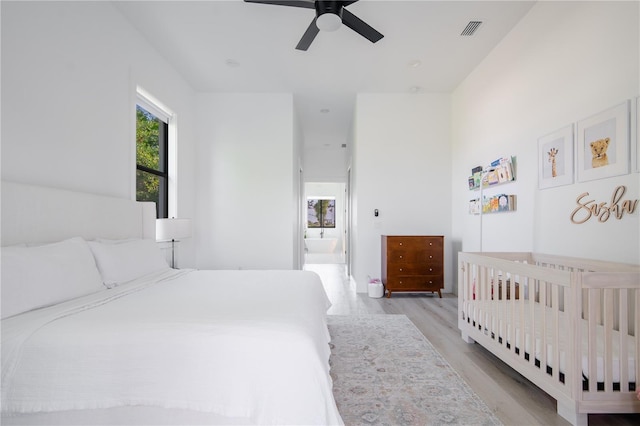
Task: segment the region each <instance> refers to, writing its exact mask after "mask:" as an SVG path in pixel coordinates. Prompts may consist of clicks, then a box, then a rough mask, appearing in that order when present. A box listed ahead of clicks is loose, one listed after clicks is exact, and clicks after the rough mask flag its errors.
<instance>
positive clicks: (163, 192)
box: [136, 105, 169, 218]
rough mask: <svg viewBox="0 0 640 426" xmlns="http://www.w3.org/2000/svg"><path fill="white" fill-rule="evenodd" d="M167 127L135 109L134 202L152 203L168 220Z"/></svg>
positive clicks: (163, 122)
mask: <svg viewBox="0 0 640 426" xmlns="http://www.w3.org/2000/svg"><path fill="white" fill-rule="evenodd" d="M167 153H168V124H167V123H166V122H165V121H163V120H161V119H159V118H158V117H156V116H155V115H153V114H151V113H150V112H149V111H147V110H146V109H144V108H143V107H141V106H139V105H137V106H136V200H138V201H153V202H155V203H156V209H157V217H158V218H166V217H168V180H169V179H168V177H169V176H168V158H167V157H168V155H167Z"/></svg>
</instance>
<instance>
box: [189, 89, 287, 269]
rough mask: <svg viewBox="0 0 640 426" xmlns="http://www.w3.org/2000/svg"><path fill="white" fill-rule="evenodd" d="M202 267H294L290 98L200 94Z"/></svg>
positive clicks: (199, 249) (199, 236) (199, 232)
mask: <svg viewBox="0 0 640 426" xmlns="http://www.w3.org/2000/svg"><path fill="white" fill-rule="evenodd" d="M196 99H197V101H196V105H197V110H198V122H199V123H200V126H199V133H198V149H197V151H198V160H197V169H198V175H197V181H198V202H197V206H198V207H197V215H196V218H197V226H196V231H195V232H196V234H197V254H198V261H197V263H198V267H199V268H201V269H238V268H243V269H292V268H295V267H297V265H295V264H294V263H295V260H294V259H296V258H297V257H296V255H295V253H294V248H297V245H296V244H295V242H294V240H295V238H296V236H295V232H294V227H295V226H294V225H295V224H297V223H299V222H298V217H297V215H298V213H297V210H296V209H295V208H294V205H293V198H292V197H294V196H295V195H294V188H296V187H297V186H298V184H297V181H296V180H295V179H296V176H298V173H297V172H295V171H294V166H293V165H294V164H299V163H298V161H294V155H295V152H296V149H297V148H296V140H295V138H294V132H295V123H294V114H293V97H292V95H291V94H199V95H197V97H196Z"/></svg>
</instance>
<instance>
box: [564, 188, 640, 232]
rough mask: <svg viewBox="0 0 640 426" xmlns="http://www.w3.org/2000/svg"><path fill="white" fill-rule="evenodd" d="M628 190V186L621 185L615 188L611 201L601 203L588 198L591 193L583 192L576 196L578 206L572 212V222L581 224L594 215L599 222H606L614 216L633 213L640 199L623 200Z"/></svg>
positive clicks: (619, 217)
mask: <svg viewBox="0 0 640 426" xmlns="http://www.w3.org/2000/svg"><path fill="white" fill-rule="evenodd" d="M626 191H627V187H626V186H619V187H617V188H616V189H614V190H613V194H612V195H611V201H610V202H606V201H603V202H601V203H598V202H596V200H586V198H587V197H588V196H589V193H588V192H583V193H582V194H580V195H578V198H576V204H578V206H577V207H576V208H575V209H574V210H573V212H572V213H571V222H573V223H576V224H581V223H585V222H586V221H588V220H589V219H591V218H592V217H594V218H597V219H598V222H606V221H607V220H609V218H610V217H612V216H613V217H615V218H616V219H622V217H623V216H624V215H625V214H627V213H633V212H634V211H635V210H636V207H637V206H638V202H640V200H623V199H622V197H623V196H624V193H625V192H626Z"/></svg>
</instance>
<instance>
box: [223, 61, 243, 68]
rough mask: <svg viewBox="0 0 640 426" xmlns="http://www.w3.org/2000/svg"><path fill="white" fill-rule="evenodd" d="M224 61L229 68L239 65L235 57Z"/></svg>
mask: <svg viewBox="0 0 640 426" xmlns="http://www.w3.org/2000/svg"><path fill="white" fill-rule="evenodd" d="M224 63H225V64H227V66H228V67H231V68H236V67H239V66H240V62H238V61H236V60H235V59H227V60H226V61H225V62H224Z"/></svg>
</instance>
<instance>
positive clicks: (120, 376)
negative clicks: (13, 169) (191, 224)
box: [2, 270, 342, 425]
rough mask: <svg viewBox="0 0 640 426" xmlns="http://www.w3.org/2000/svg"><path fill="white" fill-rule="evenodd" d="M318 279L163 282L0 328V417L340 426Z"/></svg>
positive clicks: (150, 281) (186, 274)
mask: <svg viewBox="0 0 640 426" xmlns="http://www.w3.org/2000/svg"><path fill="white" fill-rule="evenodd" d="M329 305H330V303H329V300H328V299H327V296H326V294H325V292H324V289H323V287H322V284H321V282H320V279H319V278H318V276H317V275H315V274H314V273H312V272H303V271H173V270H169V271H164V272H162V273H156V274H152V276H146V277H145V278H144V279H138V280H135V281H133V282H131V283H128V284H124V285H120V286H118V287H116V288H113V289H110V290H105V291H102V292H99V293H96V294H91V295H88V296H85V297H81V298H79V299H75V300H72V301H68V302H65V303H61V304H59V305H56V306H52V307H48V308H44V309H39V310H35V311H31V312H28V313H25V314H21V315H18V316H15V317H11V318H7V319H4V320H3V321H2V413H3V418H7V417H10V416H12V415H19V414H20V413H34V412H56V411H64V410H90V409H106V408H111V407H128V406H145V407H160V408H166V409H174V410H175V409H186V410H195V411H198V412H205V413H214V414H216V415H221V416H226V417H241V418H248V419H250V421H251V422H252V423H256V424H327V425H328V424H341V423H342V420H341V418H340V415H339V413H338V411H337V408H336V405H335V401H334V399H333V394H332V383H331V378H330V376H329V364H328V360H329V355H330V350H329V345H328V342H329V339H330V336H329V334H328V330H327V327H326V321H325V318H326V317H325V315H326V310H327V308H328V307H329Z"/></svg>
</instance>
